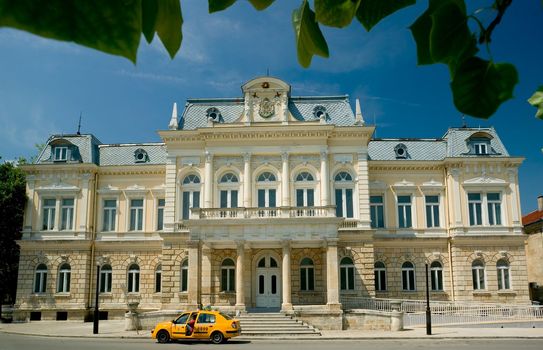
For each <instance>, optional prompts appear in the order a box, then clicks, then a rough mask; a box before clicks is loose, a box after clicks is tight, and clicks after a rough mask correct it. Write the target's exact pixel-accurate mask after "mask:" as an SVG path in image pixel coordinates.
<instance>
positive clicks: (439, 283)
mask: <svg viewBox="0 0 543 350" xmlns="http://www.w3.org/2000/svg"><path fill="white" fill-rule="evenodd" d="M430 280H431V284H432V290H433V291H441V290H443V266H442V265H441V263H440V262H439V261H433V262H432V263H431V264H430Z"/></svg>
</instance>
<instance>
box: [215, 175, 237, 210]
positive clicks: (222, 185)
mask: <svg viewBox="0 0 543 350" xmlns="http://www.w3.org/2000/svg"><path fill="white" fill-rule="evenodd" d="M219 190H220V201H221V202H220V207H221V208H237V207H238V192H239V183H238V177H237V176H236V175H235V174H234V173H226V174H224V175H223V176H221V178H220V180H219Z"/></svg>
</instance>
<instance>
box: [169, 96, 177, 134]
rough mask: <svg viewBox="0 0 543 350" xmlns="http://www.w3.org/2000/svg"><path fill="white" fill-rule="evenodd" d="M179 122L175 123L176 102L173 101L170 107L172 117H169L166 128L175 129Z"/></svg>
mask: <svg viewBox="0 0 543 350" xmlns="http://www.w3.org/2000/svg"><path fill="white" fill-rule="evenodd" d="M178 127H179V124H177V102H174V103H173V109H172V118H171V119H170V124H168V129H170V130H177V128H178Z"/></svg>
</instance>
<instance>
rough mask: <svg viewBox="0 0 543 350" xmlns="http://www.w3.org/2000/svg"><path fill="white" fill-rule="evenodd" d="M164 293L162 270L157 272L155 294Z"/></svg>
mask: <svg viewBox="0 0 543 350" xmlns="http://www.w3.org/2000/svg"><path fill="white" fill-rule="evenodd" d="M161 291H162V270H157V271H155V293H160V292H161Z"/></svg>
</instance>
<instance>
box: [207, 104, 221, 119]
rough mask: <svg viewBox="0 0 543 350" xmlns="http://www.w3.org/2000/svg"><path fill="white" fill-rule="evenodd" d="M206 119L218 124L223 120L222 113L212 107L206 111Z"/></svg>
mask: <svg viewBox="0 0 543 350" xmlns="http://www.w3.org/2000/svg"><path fill="white" fill-rule="evenodd" d="M206 117H207V120H208V121H211V122H218V121H219V120H220V118H221V112H220V111H219V109H217V108H215V107H212V108H209V109H208V110H207V111H206Z"/></svg>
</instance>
